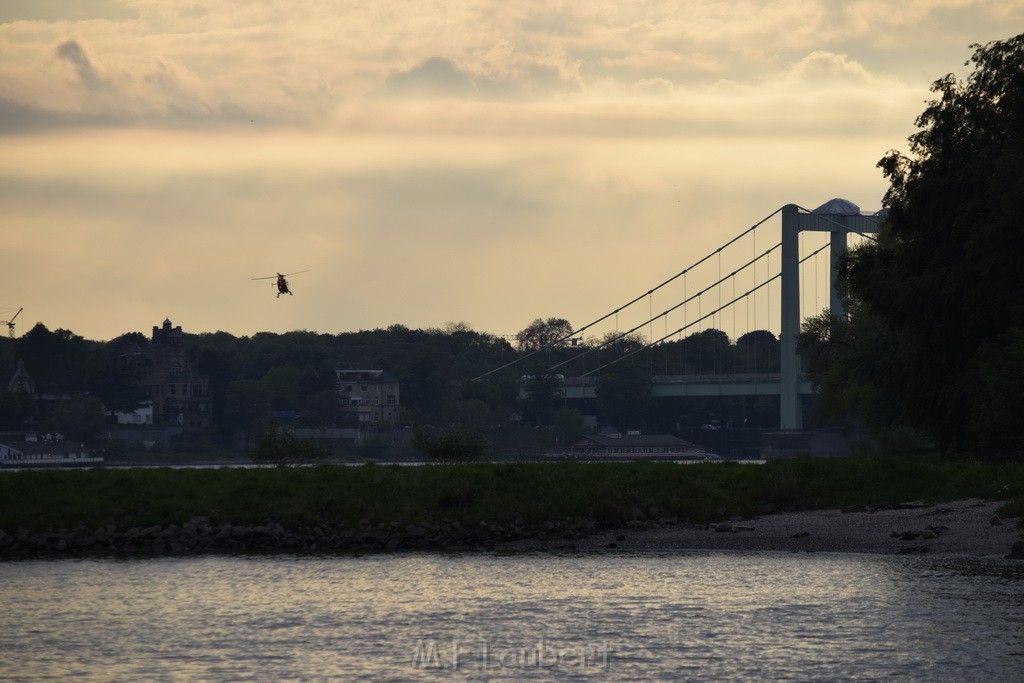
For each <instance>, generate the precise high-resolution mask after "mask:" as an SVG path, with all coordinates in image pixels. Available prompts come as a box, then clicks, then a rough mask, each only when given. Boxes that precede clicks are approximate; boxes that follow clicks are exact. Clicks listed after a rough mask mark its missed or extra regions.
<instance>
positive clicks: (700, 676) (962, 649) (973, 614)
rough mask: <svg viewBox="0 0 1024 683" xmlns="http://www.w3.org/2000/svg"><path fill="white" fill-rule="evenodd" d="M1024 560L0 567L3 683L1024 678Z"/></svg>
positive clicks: (680, 556)
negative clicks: (1023, 674)
mask: <svg viewBox="0 0 1024 683" xmlns="http://www.w3.org/2000/svg"><path fill="white" fill-rule="evenodd" d="M1022 671H1024V563H1017V564H1015V563H1013V562H1012V561H1001V560H981V559H965V558H957V559H941V558H927V557H923V556H916V557H906V556H901V557H889V556H886V557H883V556H873V555H853V554H830V553H819V554H780V553H728V552H672V553H651V552H645V553H593V554H583V553H580V554H574V553H565V554H510V555H502V554H465V555H460V554H451V555H449V554H407V555H370V556H361V557H281V556H274V557H200V558H170V559H132V560H107V559H90V560H78V561H75V560H60V561H18V562H5V563H0V679H2V680H4V681H46V680H55V681H56V680H60V681H64V680H79V681H129V680H147V681H153V680H167V681H178V680H181V681H185V680H188V681H195V680H206V681H245V680H259V681H270V680H365V681H407V680H452V679H454V680H636V681H648V680H780V679H781V680H787V679H788V680H827V681H833V680H879V679H885V680H893V679H895V680H928V681H934V680H956V681H970V680H978V681H993V680H996V681H998V680H1007V681H1009V680H1020V675H1021V672H1022Z"/></svg>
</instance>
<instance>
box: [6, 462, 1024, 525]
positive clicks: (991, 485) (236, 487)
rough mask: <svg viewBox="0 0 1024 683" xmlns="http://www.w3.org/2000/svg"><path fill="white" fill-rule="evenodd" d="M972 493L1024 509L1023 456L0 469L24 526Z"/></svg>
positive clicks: (685, 510) (478, 513)
mask: <svg viewBox="0 0 1024 683" xmlns="http://www.w3.org/2000/svg"><path fill="white" fill-rule="evenodd" d="M973 497H981V498H988V499H993V500H1007V501H1009V502H1008V504H1007V506H1005V507H1004V514H1007V515H1011V516H1021V515H1022V513H1024V464H1019V463H981V462H974V461H964V460H951V459H944V458H934V457H933V458H926V457H917V458H844V459H795V460H780V461H773V462H770V463H768V464H765V465H760V466H756V465H739V464H735V463H728V462H725V463H714V464H697V465H676V464H673V463H657V462H646V463H586V464H584V463H508V464H486V463H480V464H469V465H452V466H440V465H433V466H423V467H402V466H390V465H389V466H382V465H366V466H360V467H346V466H340V465H320V466H316V467H302V468H269V469H226V468H225V469H180V470H175V469H93V470H73V471H67V470H62V471H45V470H34V471H24V472H3V473H0V529H3V530H5V531H7V532H8V533H12V532H14V531H15V530H16V529H18V528H26V529H29V530H30V531H44V530H48V529H61V528H64V529H71V528H73V527H75V526H77V525H79V524H81V525H84V526H86V527H89V528H95V527H97V526H100V525H106V524H115V525H116V526H117V527H118V528H120V529H127V528H131V527H133V526H151V525H156V524H160V525H168V524H181V523H183V522H185V521H187V520H188V519H189V518H190V517H194V516H205V517H208V518H209V519H210V521H211V522H214V523H220V522H232V523H235V524H252V523H261V522H264V521H266V520H274V521H276V522H279V523H281V524H283V525H285V526H288V527H294V528H306V527H309V526H311V525H315V524H319V523H322V522H328V523H331V524H334V525H337V526H342V527H353V526H356V525H358V524H359V522H360V521H361V520H368V521H370V522H372V523H379V522H385V523H391V522H397V523H399V524H416V523H432V522H441V521H443V520H457V521H459V522H460V523H462V524H478V523H479V522H481V521H485V522H488V523H497V524H503V523H508V522H512V521H515V520H517V519H519V520H522V521H523V522H525V523H527V524H541V523H543V522H546V521H560V520H565V519H567V518H579V517H587V518H592V519H595V520H596V521H597V522H598V523H599V524H600V525H603V526H615V525H618V524H620V523H622V522H623V521H626V520H628V519H629V518H630V517H631V513H632V510H633V508H634V507H638V508H640V509H641V510H642V511H644V512H645V513H647V511H648V510H649V509H650V508H651V507H652V506H653V507H655V508H657V509H658V510H660V511H661V514H663V515H675V516H678V517H679V518H680V519H681V520H682V521H689V522H706V521H711V520H715V519H721V518H723V517H726V516H730V515H734V514H738V515H752V514H755V513H756V511H757V510H758V507H759V505H763V504H766V503H767V504H770V505H771V506H772V507H773V508H774V509H775V510H778V511H784V510H804V509H820V508H831V507H842V506H846V505H883V504H890V503H899V502H906V501H912V500H917V501H924V502H933V503H934V502H943V501H951V500H956V499H963V498H973Z"/></svg>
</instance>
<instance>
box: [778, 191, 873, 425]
mask: <svg viewBox="0 0 1024 683" xmlns="http://www.w3.org/2000/svg"><path fill="white" fill-rule="evenodd" d="M884 217H885V213H884V210H883V211H880V212H878V213H876V214H873V215H865V214H863V213H861V211H860V208H859V207H858V206H857V205H856V204H854V203H853V202H850V201H848V200H846V199H832V200H830V201H828V202H826V203H824V204H822V205H821V206H819V207H818V208H817V209H815V210H814V211H807V210H805V209H801V208H800V207H798V206H797V205H796V204H787V205H786V206H784V207H783V208H782V287H781V289H782V305H781V321H780V322H781V330H780V335H779V341H780V351H781V354H782V357H781V358H780V364H779V370H780V375H781V377H780V386H779V390H780V396H779V428H780V429H784V430H797V429H802V428H803V414H802V412H801V410H800V397H799V394H798V391H797V389H798V385H799V379H800V373H801V370H802V362H801V359H800V354H799V353H797V350H796V340H797V336H798V335H799V334H800V240H799V237H800V233H801V232H802V231H815V232H829V233H831V242H830V248H831V252H832V254H831V258H830V259H829V279H828V281H829V307H830V310H831V312H832V314H833V315H836V316H843V315H845V311H846V308H845V305H844V303H843V297H842V294H841V292H840V290H839V287H837V284H836V277H837V276H838V274H839V269H838V265H839V260H840V259H841V258H842V256H843V254H844V253H846V249H847V242H848V237H849V234H850V233H851V232H853V233H858V234H862V235H866V234H871V233H877V232H878V226H879V223H881V221H882V219H883V218H884Z"/></svg>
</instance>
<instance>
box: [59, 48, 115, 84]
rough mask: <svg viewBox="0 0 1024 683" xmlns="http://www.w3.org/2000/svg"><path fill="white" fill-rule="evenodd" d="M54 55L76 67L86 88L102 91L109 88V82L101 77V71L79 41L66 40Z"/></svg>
mask: <svg viewBox="0 0 1024 683" xmlns="http://www.w3.org/2000/svg"><path fill="white" fill-rule="evenodd" d="M54 54H55V55H56V56H57V57H58V58H59V59H61V60H63V61H65V62H67V63H69V64H71V65H72V66H74V67H75V72H76V73H77V74H78V80H79V81H80V82H81V83H82V85H84V86H85V87H86V88H89V89H90V90H100V89H103V88H106V87H108V85H109V84H108V82H107V80H106V79H105V78H103V76H101V75H100V70H99V69H98V68H97V66H96V64H95V63H94V62H93V60H92V58H91V57H90V56H89V55H88V53H86V51H85V48H83V47H82V46H81V45H80V44H79V43H78V41H75V40H65V41H64V42H63V43H61V44H60V45H58V46H57V47H56V49H55V50H54Z"/></svg>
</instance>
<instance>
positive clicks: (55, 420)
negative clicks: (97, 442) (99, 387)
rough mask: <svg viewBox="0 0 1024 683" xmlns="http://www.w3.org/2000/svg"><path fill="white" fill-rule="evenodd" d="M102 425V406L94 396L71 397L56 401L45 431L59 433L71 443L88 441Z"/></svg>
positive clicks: (46, 422)
mask: <svg viewBox="0 0 1024 683" xmlns="http://www.w3.org/2000/svg"><path fill="white" fill-rule="evenodd" d="M101 424H103V404H102V403H100V400H99V399H98V398H96V397H95V396H72V397H71V398H69V399H67V400H64V401H57V402H56V403H55V405H54V408H53V415H52V416H50V417H49V418H48V419H47V420H46V421H45V425H46V428H47V429H51V430H53V431H55V432H60V433H61V434H63V435H64V436H65V437H67V438H68V439H70V440H72V441H89V440H91V439H93V438H94V437H95V436H96V430H97V429H98V428H99V426H100V425H101Z"/></svg>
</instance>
